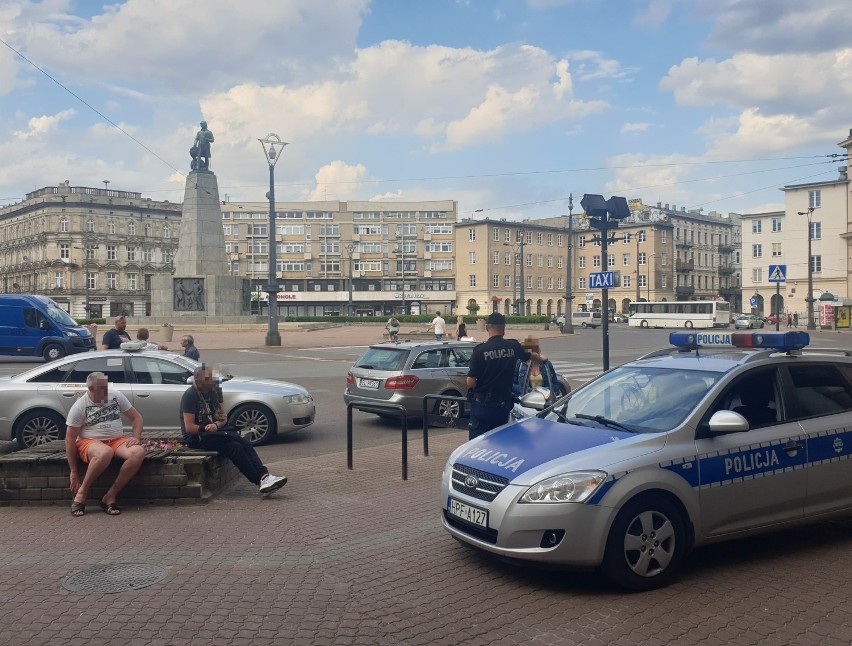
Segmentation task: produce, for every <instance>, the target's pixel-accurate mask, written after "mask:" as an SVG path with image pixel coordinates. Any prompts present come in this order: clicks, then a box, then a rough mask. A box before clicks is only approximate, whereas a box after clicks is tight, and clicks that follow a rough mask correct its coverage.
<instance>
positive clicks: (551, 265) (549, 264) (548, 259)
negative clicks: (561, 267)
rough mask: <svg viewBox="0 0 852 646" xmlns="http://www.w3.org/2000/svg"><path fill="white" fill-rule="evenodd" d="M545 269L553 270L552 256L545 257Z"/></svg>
mask: <svg viewBox="0 0 852 646" xmlns="http://www.w3.org/2000/svg"><path fill="white" fill-rule="evenodd" d="M547 267H548V269H552V268H553V256H548V257H547Z"/></svg>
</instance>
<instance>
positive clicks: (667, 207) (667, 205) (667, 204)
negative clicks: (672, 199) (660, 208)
mask: <svg viewBox="0 0 852 646" xmlns="http://www.w3.org/2000/svg"><path fill="white" fill-rule="evenodd" d="M668 209H669V203H668V202H666V210H667V211H668Z"/></svg>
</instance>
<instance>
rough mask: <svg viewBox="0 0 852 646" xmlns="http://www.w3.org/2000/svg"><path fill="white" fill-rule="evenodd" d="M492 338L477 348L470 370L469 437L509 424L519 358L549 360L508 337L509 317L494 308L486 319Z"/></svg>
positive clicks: (486, 328)
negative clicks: (513, 386) (507, 320)
mask: <svg viewBox="0 0 852 646" xmlns="http://www.w3.org/2000/svg"><path fill="white" fill-rule="evenodd" d="M485 331H486V332H487V333H488V340H487V341H485V342H484V343H480V344H479V345H477V346H476V347H475V348H474V349H473V354H472V355H471V358H470V367H469V368H468V373H467V386H468V388H469V389H470V390H469V391H468V399H469V400H470V402H471V404H470V426H469V427H468V438H469V439H471V440H472V439H474V438H475V437H478V436H480V435H482V434H483V433H486V432H488V431H490V430H491V429H492V428H496V427H498V426H500V425H501V424H505V423H506V421H507V420H508V418H509V411H511V410H512V405H513V404H514V396H513V395H512V382H513V380H514V376H515V365H516V362H517V361H519V360H520V361H529V359H530V358H532V359H534V360H535V361H538V362H544V361H547V356H545V355H541V354H539V353H537V352H530V351H529V350H527V349H525V348H523V347H522V346H521V344H520V343H518V341H517V339H504V338H503V335H504V334H505V333H506V317H505V316H503V315H502V314H500V313H499V312H493V313H491V314H489V315H488V318H487V319H485Z"/></svg>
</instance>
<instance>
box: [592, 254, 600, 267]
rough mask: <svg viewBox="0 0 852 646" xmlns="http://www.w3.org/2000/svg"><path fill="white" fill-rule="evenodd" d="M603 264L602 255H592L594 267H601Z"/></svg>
mask: <svg viewBox="0 0 852 646" xmlns="http://www.w3.org/2000/svg"><path fill="white" fill-rule="evenodd" d="M600 266H601V257H600V256H592V267H600Z"/></svg>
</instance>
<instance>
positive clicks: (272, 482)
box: [259, 473, 287, 493]
mask: <svg viewBox="0 0 852 646" xmlns="http://www.w3.org/2000/svg"><path fill="white" fill-rule="evenodd" d="M285 484H287V478H286V476H274V475H272V474H271V473H267V474H266V475H265V476H263V478H261V480H260V487H259V488H260V493H272V492H273V491H276V490H278V489H280V488H281V487H283V486H284V485H285Z"/></svg>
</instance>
